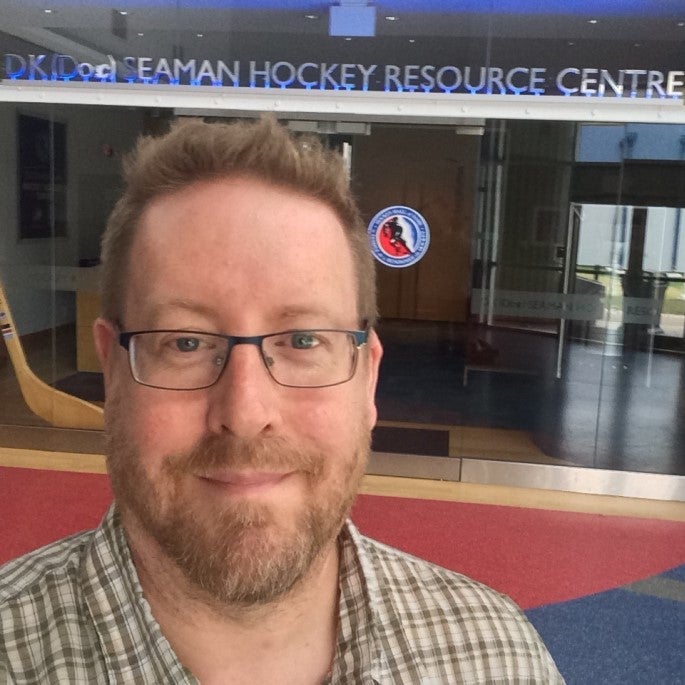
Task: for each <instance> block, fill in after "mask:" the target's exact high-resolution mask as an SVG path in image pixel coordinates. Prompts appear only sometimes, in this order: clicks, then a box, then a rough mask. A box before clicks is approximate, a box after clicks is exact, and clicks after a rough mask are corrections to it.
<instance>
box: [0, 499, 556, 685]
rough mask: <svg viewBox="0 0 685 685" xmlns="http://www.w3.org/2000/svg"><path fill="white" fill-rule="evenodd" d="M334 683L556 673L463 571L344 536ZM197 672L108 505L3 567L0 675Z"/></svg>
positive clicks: (42, 679) (348, 528)
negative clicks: (88, 525)
mask: <svg viewBox="0 0 685 685" xmlns="http://www.w3.org/2000/svg"><path fill="white" fill-rule="evenodd" d="M340 548H341V570H340V621H339V630H338V643H337V647H336V656H335V660H334V664H333V669H332V672H331V674H330V677H329V679H328V683H331V685H338V684H340V683H350V684H355V685H356V684H357V683H359V684H366V683H369V684H372V683H378V684H381V685H386V684H388V685H389V684H390V683H403V684H412V685H414V684H417V685H428V684H434V683H507V684H508V685H510V684H516V683H540V684H542V683H545V684H549V683H552V684H553V683H563V680H562V678H561V676H560V675H559V673H558V671H557V669H556V667H555V665H554V663H553V661H552V659H551V657H550V656H549V654H548V652H547V650H546V649H545V647H544V645H543V644H542V642H541V641H540V638H539V637H538V635H537V634H536V632H535V630H534V629H533V628H532V626H531V625H530V624H529V623H528V621H527V620H526V618H525V617H524V616H523V615H522V614H521V612H520V611H519V610H518V608H517V607H516V606H515V605H514V604H513V603H512V602H511V601H510V600H509V599H507V598H506V597H503V596H502V595H499V594H497V593H496V592H494V591H493V590H490V589H488V588H486V587H484V586H483V585H480V584H479V583H476V582H475V581H472V580H470V579H468V578H465V577H464V576H461V575H459V574H456V573H453V572H451V571H446V570H444V569H441V568H439V567H437V566H433V565H431V564H428V563H427V562H425V561H422V560H419V559H416V558H414V557H412V556H410V555H407V554H405V553H403V552H400V551H398V550H395V549H393V548H390V547H387V546H385V545H382V544H380V543H378V542H375V541H373V540H370V539H369V538H366V537H364V536H362V535H361V534H360V533H359V532H358V531H357V530H356V528H355V527H354V525H353V524H352V523H350V522H348V523H347V524H346V525H345V527H344V529H343V531H342V533H341V535H340ZM5 683H16V684H19V683H32V684H37V683H40V684H41V685H43V684H47V683H50V684H52V683H60V685H63V684H64V683H126V684H129V683H136V684H137V685H153V684H154V685H159V684H160V683H174V684H176V683H178V684H190V683H197V680H196V679H195V678H194V676H193V675H192V674H191V673H190V672H189V671H188V670H187V669H185V668H184V667H183V666H182V664H181V663H180V662H179V661H178V659H177V657H176V655H175V654H174V652H173V650H172V649H171V647H170V645H169V643H168V642H167V640H166V639H165V637H164V636H163V634H162V632H161V630H160V628H159V626H158V624H157V623H156V621H155V620H154V618H153V616H152V613H151V611H150V607H149V605H148V603H147V602H146V600H145V598H144V597H143V594H142V589H141V587H140V583H139V582H138V576H137V574H136V571H135V568H134V566H133V563H132V561H131V556H130V553H129V549H128V546H127V543H126V540H125V537H124V534H123V530H122V528H121V524H120V522H119V516H118V514H117V512H116V509H115V508H114V507H112V508H111V509H110V510H109V511H108V513H107V514H106V516H105V517H104V519H103V521H102V523H101V525H100V526H99V527H98V528H97V529H96V530H94V531H89V532H86V533H80V534H78V535H74V536H72V537H69V538H65V539H64V540H61V541H59V542H56V543H54V544H52V545H49V546H47V547H45V548H43V549H41V550H37V551H35V552H32V553H31V554H28V555H26V556H24V557H21V558H19V559H16V560H14V561H12V562H10V563H9V564H6V565H5V566H4V567H2V568H1V569H0V684H2V685H4V684H5Z"/></svg>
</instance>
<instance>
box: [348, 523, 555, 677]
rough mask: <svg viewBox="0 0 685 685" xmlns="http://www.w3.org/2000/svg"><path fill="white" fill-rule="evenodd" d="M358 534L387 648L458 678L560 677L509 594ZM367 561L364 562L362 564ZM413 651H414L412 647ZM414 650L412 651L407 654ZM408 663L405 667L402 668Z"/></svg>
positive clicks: (399, 658)
mask: <svg viewBox="0 0 685 685" xmlns="http://www.w3.org/2000/svg"><path fill="white" fill-rule="evenodd" d="M356 535H357V540H356V541H357V545H358V549H359V551H360V552H361V556H363V557H365V559H366V564H367V568H366V569H365V573H366V575H367V576H371V578H372V579H371V580H370V581H369V580H368V578H367V586H368V587H369V588H374V589H375V592H374V594H375V597H371V601H372V603H373V604H375V611H376V620H377V621H378V625H379V626H380V627H381V628H380V630H381V633H382V635H383V640H384V642H385V646H386V653H388V654H392V655H393V656H392V659H393V660H396V663H395V665H394V668H396V669H398V670H400V671H401V670H402V668H403V667H405V668H406V667H408V666H407V664H408V662H409V661H411V660H413V661H414V662H415V663H420V664H421V667H422V668H423V669H424V672H425V673H427V674H430V675H431V676H432V677H437V678H438V681H436V682H441V680H440V679H441V678H447V679H448V680H449V679H451V678H456V679H457V680H458V681H459V682H490V683H517V682H521V683H523V682H526V683H561V682H563V680H562V678H561V676H560V675H559V674H558V671H557V669H556V666H555V665H554V662H553V660H552V658H551V656H550V655H549V653H548V651H547V649H546V647H545V646H544V644H543V643H542V640H541V639H540V637H539V635H538V634H537V632H536V631H535V629H534V628H533V626H532V625H531V624H530V623H529V621H528V619H527V618H526V617H525V615H524V614H523V613H522V611H521V610H520V609H519V607H518V606H517V605H516V604H515V602H513V601H512V600H511V599H510V598H509V597H507V596H506V595H503V594H501V593H499V592H497V591H496V590H493V589H492V588H489V587H487V586H486V585H484V584H482V583H480V582H478V581H476V580H473V579H471V578H468V577H467V576H464V575H462V574H460V573H456V572H454V571H450V570H448V569H445V568H442V567H440V566H437V565H436V564H432V563H430V562H428V561H425V560H423V559H419V558H417V557H414V556H412V555H410V554H407V553H405V552H402V551H401V550H398V549H395V548H393V547H390V546H388V545H385V544H383V543H380V542H377V541H375V540H372V539H370V538H367V537H365V536H362V535H359V533H357V534H356ZM362 563H364V562H362ZM408 650H409V651H408ZM409 652H411V653H412V655H411V656H410V655H409ZM403 663H404V666H403Z"/></svg>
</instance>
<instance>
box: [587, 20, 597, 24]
mask: <svg viewBox="0 0 685 685" xmlns="http://www.w3.org/2000/svg"><path fill="white" fill-rule="evenodd" d="M587 23H588V24H596V23H597V19H588V20H587Z"/></svg>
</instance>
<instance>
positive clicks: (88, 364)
mask: <svg viewBox="0 0 685 685" xmlns="http://www.w3.org/2000/svg"><path fill="white" fill-rule="evenodd" d="M99 315H100V296H99V295H98V294H97V293H92V292H87V291H80V290H79V291H77V292H76V368H77V369H78V370H79V371H94V372H98V373H99V372H101V371H102V369H101V368H100V362H99V361H98V358H97V354H96V353H95V344H94V343H93V322H94V321H95V319H96V318H97V317H98V316H99Z"/></svg>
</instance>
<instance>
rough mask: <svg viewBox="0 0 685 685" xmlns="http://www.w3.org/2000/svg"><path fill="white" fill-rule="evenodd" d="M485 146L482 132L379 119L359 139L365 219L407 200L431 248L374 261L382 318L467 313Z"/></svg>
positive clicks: (357, 169) (357, 163)
mask: <svg viewBox="0 0 685 685" xmlns="http://www.w3.org/2000/svg"><path fill="white" fill-rule="evenodd" d="M479 149H480V138H479V137H478V136H467V135H456V133H455V131H454V129H452V128H449V127H441V128H438V127H433V128H418V127H409V126H402V127H400V126H381V125H376V124H374V125H373V126H372V129H371V135H369V136H359V137H356V138H355V139H354V147H353V157H352V164H353V181H354V186H355V190H356V194H357V197H358V199H359V203H360V207H361V210H362V214H363V217H364V219H365V220H366V221H367V222H368V221H370V220H371V219H372V218H373V216H374V215H375V214H376V213H377V212H378V211H380V210H382V209H384V208H385V207H388V206H390V205H407V206H409V207H411V208H413V209H415V210H417V211H418V212H420V213H421V214H422V215H423V217H424V218H425V219H426V221H427V222H428V225H429V227H430V233H431V241H430V247H429V249H428V252H427V254H426V255H425V256H424V257H423V259H422V260H421V261H419V262H418V263H417V264H415V265H414V266H410V267H407V268H404V269H394V268H391V267H387V266H385V265H382V264H380V263H377V264H376V267H377V275H378V295H379V308H380V315H381V317H383V318H403V319H419V320H431V321H453V322H463V321H465V320H466V316H467V312H468V303H467V298H468V287H469V279H470V240H471V231H472V226H473V220H474V211H475V203H474V200H475V182H476V168H477V163H478V155H479Z"/></svg>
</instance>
